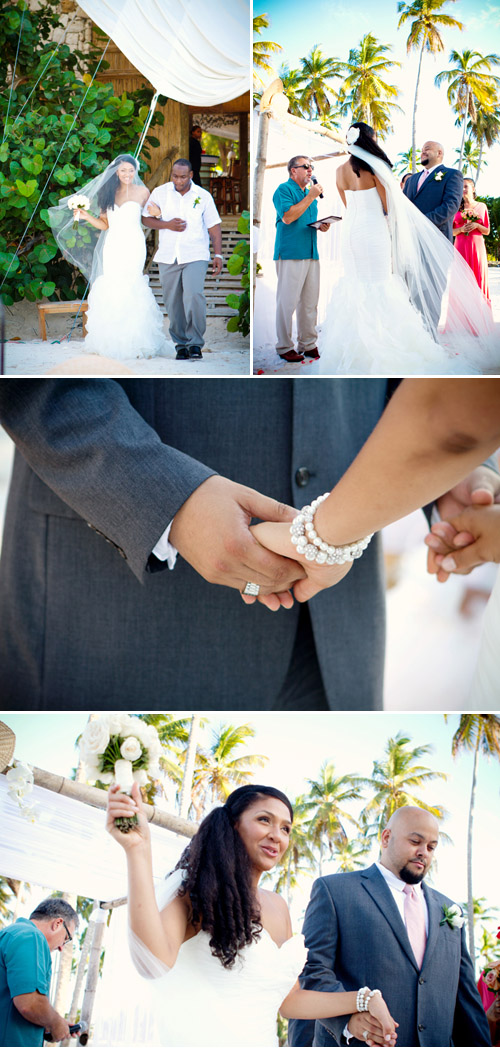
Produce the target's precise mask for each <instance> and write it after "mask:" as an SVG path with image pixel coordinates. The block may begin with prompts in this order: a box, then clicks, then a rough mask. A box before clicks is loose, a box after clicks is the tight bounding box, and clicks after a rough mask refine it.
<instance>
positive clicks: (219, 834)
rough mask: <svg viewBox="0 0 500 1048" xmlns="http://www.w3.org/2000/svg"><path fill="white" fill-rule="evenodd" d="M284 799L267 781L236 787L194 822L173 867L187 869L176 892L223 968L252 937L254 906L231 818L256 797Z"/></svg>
mask: <svg viewBox="0 0 500 1048" xmlns="http://www.w3.org/2000/svg"><path fill="white" fill-rule="evenodd" d="M266 795H267V796H270V797H277V798H278V800H280V801H282V803H283V804H284V805H285V806H286V807H287V808H288V810H289V812H290V818H291V820H293V808H292V806H291V804H290V801H289V800H288V798H287V797H286V796H285V794H284V793H281V791H280V790H276V789H274V787H273V786H253V785H250V786H240V787H239V789H237V790H234V791H233V793H231V794H230V795H229V797H228V798H227V801H226V803H225V804H224V806H223V807H219V808H214V810H213V811H212V812H210V814H209V815H207V816H206V818H205V819H203V822H201V823H200V827H199V830H198V832H197V833H196V835H195V836H194V837H193V839H192V841H191V842H190V843H189V844H188V846H187V848H185V850H184V852H183V853H182V855H181V858H180V859H179V862H178V863H177V866H176V869H179V868H181V869H185V870H186V871H187V874H186V878H185V880H184V883H183V886H182V888H181V889H180V891H179V895H188V896H189V900H190V903H191V917H190V921H191V924H192V925H194V927H196V928H198V929H199V928H201V929H202V930H203V931H205V932H208V934H209V935H210V948H211V951H212V954H213V955H214V957H218V959H219V960H220V962H221V964H222V965H223V966H224V968H232V966H233V964H234V962H235V960H236V957H237V955H238V951H239V950H241V949H243V947H244V946H247V945H249V944H250V943H251V942H253V941H254V940H256V939H258V938H259V936H260V933H261V931H262V924H261V921H260V908H259V905H258V903H257V899H256V897H255V892H254V890H253V888H252V867H251V863H250V859H249V856H248V852H247V850H246V848H245V845H244V844H243V841H242V839H241V837H240V835H239V833H238V829H237V826H236V823H237V821H238V819H239V817H240V815H242V814H243V812H244V811H245V810H246V809H247V808H248V807H250V805H251V804H253V803H254V802H255V801H256V800H258V799H259V797H263V796H266Z"/></svg>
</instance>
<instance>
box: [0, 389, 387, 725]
mask: <svg viewBox="0 0 500 1048" xmlns="http://www.w3.org/2000/svg"><path fill="white" fill-rule="evenodd" d="M387 390H388V384H387V382H386V381H385V380H379V379H367V380H364V379H322V380H321V382H296V381H294V380H293V379H285V380H280V381H279V382H253V381H251V380H248V379H245V380H242V379H211V380H210V381H207V380H206V379H171V380H162V379H123V380H119V381H118V380H114V379H83V378H82V379H62V378H60V379H41V380H39V379H26V380H21V379H4V380H2V381H0V421H1V422H2V423H3V424H4V426H5V427H6V429H7V431H8V432H9V433H10V435H11V436H12V437H13V439H14V440H15V442H16V444H17V448H18V451H17V453H16V458H15V464H14V472H13V477H12V484H11V491H10V496H9V502H8V508H7V516H6V526H5V533H4V546H3V555H2V561H1V571H0V621H1V622H2V629H1V631H0V696H1V699H2V702H3V704H4V707H8V708H11V709H24V708H30V709H64V708H68V705H69V706H70V708H72V709H79V708H83V709H103V708H110V709H113V708H121V709H122V708H130V707H134V708H137V707H140V708H148V709H157V708H159V709H165V708H168V706H174V707H175V708H176V709H206V710H210V709H224V708H227V709H268V708H270V707H272V704H273V702H274V699H275V697H276V695H277V693H278V692H279V689H280V687H281V685H282V683H283V680H284V678H285V675H286V671H287V667H288V664H289V661H290V656H291V652H292V648H293V644H294V639H295V633H296V624H297V615H298V608H297V607H295V608H294V609H293V610H292V611H287V612H285V611H280V612H279V613H277V614H274V615H272V614H270V613H269V612H268V611H267V609H265V608H264V607H262V606H260V605H258V604H255V605H253V606H252V607H247V606H245V605H244V604H243V602H242V601H241V599H240V598H239V596H238V594H237V593H236V592H235V591H233V590H230V589H227V588H225V587H222V586H214V585H211V584H209V583H208V582H206V581H205V580H204V579H203V578H201V577H200V576H199V575H198V574H197V573H196V572H195V571H194V570H193V569H192V568H191V567H190V565H189V564H187V563H186V562H185V561H184V560H182V558H179V559H178V562H177V565H176V567H175V569H174V570H173V571H169V570H168V569H166V570H161V569H162V568H164V565H161V564H160V562H158V561H156V559H155V558H152V557H151V551H152V549H153V548H154V546H155V544H156V542H157V541H158V538H159V537H160V535H161V534H162V532H163V530H164V529H165V527H166V525H167V523H168V522H169V520H171V519H172V517H173V516H174V515H175V513H176V512H177V510H178V509H179V507H180V506H181V505H182V504H183V502H184V501H185V500H186V499H187V498H188V497H189V495H190V494H191V493H192V492H193V491H194V490H195V488H196V487H197V486H198V485H199V484H201V483H202V482H203V481H204V480H205V479H206V478H207V477H208V476H210V475H211V474H213V473H214V472H218V473H220V474H222V475H223V476H226V477H229V478H230V479H232V480H235V481H238V482H240V483H243V484H249V485H250V486H252V487H254V488H257V489H258V490H259V491H261V492H263V493H265V494H268V495H272V496H274V497H275V498H277V499H279V500H281V501H283V502H286V503H291V504H294V505H296V506H298V507H300V506H301V505H303V504H304V503H305V502H307V501H310V499H311V498H313V497H314V496H316V495H318V494H320V493H322V492H324V491H328V490H329V489H330V488H331V487H332V486H333V485H334V484H335V483H336V481H337V480H338V479H339V477H340V476H341V475H342V474H343V472H344V471H345V469H346V468H347V466H348V465H349V464H350V462H351V461H352V459H353V458H354V456H355V455H356V454H357V452H358V451H359V449H360V448H361V446H362V444H363V443H364V441H365V440H366V438H367V437H368V435H369V434H370V432H371V430H372V429H373V427H374V425H375V424H376V422H377V420H378V419H379V417H380V415H381V413H382V411H383V408H384V405H385V402H386V397H387ZM300 467H306V468H307V470H308V471H309V478H310V479H309V481H308V482H307V483H306V486H303V487H301V486H300V485H299V483H298V477H299V474H298V473H297V470H298V469H299V468H300ZM89 525H90V526H89ZM310 613H311V618H312V623H313V629H314V635H315V641H316V647H317V651H318V657H319V660H320V664H321V669H322V673H323V676H324V680H325V686H326V690H327V694H328V697H329V701H330V703H331V706H332V708H337V709H371V708H377V707H378V706H380V705H381V702H382V668H383V648H384V589H383V582H382V572H381V558H380V550H379V547H378V543H377V542H376V541H375V540H374V541H373V543H372V544H371V546H370V547H369V549H368V550H367V552H366V553H365V554H364V556H363V557H362V558H361V560H360V561H359V562H357V563H356V564H355V565H354V568H353V570H352V571H351V572H350V573H349V575H348V576H347V578H346V579H345V581H343V582H342V585H341V586H339V587H334V588H332V589H330V590H326V591H324V592H323V593H321V594H319V595H318V596H317V597H315V598H314V600H313V601H312V602H311V604H310Z"/></svg>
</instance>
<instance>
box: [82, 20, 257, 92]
mask: <svg viewBox="0 0 500 1048" xmlns="http://www.w3.org/2000/svg"><path fill="white" fill-rule="evenodd" d="M80 7H81V8H83V10H84V11H85V13H86V14H87V15H89V17H90V18H91V19H92V21H93V22H95V23H96V25H98V26H99V28H100V29H102V30H103V31H104V32H105V33H107V34H108V36H110V37H111V39H112V40H113V41H114V43H115V44H117V46H118V47H119V48H120V50H121V51H122V52H123V54H124V55H126V57H127V58H128V59H129V61H130V62H132V64H133V65H134V66H135V68H136V69H138V70H139V71H140V72H141V73H143V74H144V76H145V77H147V79H148V80H149V81H150V83H152V84H153V85H154V87H155V88H156V90H157V91H159V92H160V94H162V95H167V97H168V98H173V99H175V100H176V101H177V102H184V103H185V104H186V105H203V106H212V105H218V104H220V103H221V102H227V101H229V100H230V99H231V98H237V97H238V95H242V94H244V93H245V92H246V91H248V90H249V89H250V12H249V6H248V3H247V2H246V0H168V3H165V0H81V3H80Z"/></svg>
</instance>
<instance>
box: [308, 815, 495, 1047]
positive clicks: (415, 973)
mask: <svg viewBox="0 0 500 1048" xmlns="http://www.w3.org/2000/svg"><path fill="white" fill-rule="evenodd" d="M438 837H439V827H438V823H437V820H436V819H435V818H434V816H433V815H430V814H429V812H426V811H424V810H423V809H422V808H415V807H403V808H399V809H398V810H397V811H396V812H395V813H394V814H393V815H392V817H391V819H390V820H389V822H388V823H387V826H386V827H385V829H384V830H383V832H382V837H381V854H380V859H379V861H378V862H376V863H374V864H373V866H370V868H369V869H367V870H362V871H356V872H355V873H338V874H334V875H333V876H330V877H320V878H319V880H317V881H316V882H315V884H314V885H313V890H312V894H311V901H310V903H309V906H308V907H307V911H306V917H305V923H304V935H305V940H306V946H307V948H308V950H309V953H308V959H307V964H306V966H305V968H304V971H303V973H302V975H301V977H300V982H301V985H302V986H304V987H305V988H306V989H307V990H321V991H330V992H339V991H342V990H357V989H359V988H360V987H362V986H369V987H370V988H371V989H375V988H377V989H380V990H381V992H382V994H383V996H384V998H385V1000H386V1002H387V1005H388V1008H389V1011H390V1012H391V1015H392V1017H393V1019H395V1020H396V1022H397V1023H399V1026H398V1030H397V1035H398V1041H397V1043H398V1046H399V1048H409V1046H413V1045H427V1046H434V1048H436V1046H438V1045H450V1044H453V1045H463V1046H468V1048H470V1046H471V1045H489V1044H490V1043H491V1042H490V1037H489V1028H488V1022H487V1019H486V1017H485V1014H484V1010H483V1007H482V1005H481V1000H480V998H479V994H478V992H477V989H476V984H475V978H474V971H473V967H472V964H471V960H470V957H469V954H468V952H467V947H466V944H465V933H464V930H463V927H462V928H460V927H458V926H454V925H453V923H452V919H451V918H450V920H449V921H448V920H446V919H445V908H448V907H450V906H451V905H452V900H451V899H449V898H448V897H447V896H446V895H441V893H440V892H437V891H435V890H434V889H432V888H428V887H427V886H426V885H425V884H424V878H425V876H426V874H427V873H428V871H429V868H430V864H431V861H432V858H433V855H434V851H435V849H436V847H437V844H438ZM443 921H444V923H441V922H443ZM459 923H460V922H459ZM372 1043H373V1044H380V1043H382V1042H381V1041H380V1039H379V1038H378V1037H377V1031H376V1026H375V1025H374V1022H373V1020H372V1019H371V1017H370V1015H369V1014H368V1013H367V1012H356V1013H355V1014H354V1015H351V1016H349V1015H345V1016H340V1017H336V1018H332V1019H321V1020H320V1021H317V1022H316V1023H313V1022H309V1021H306V1020H301V1019H295V1020H294V1021H293V1022H291V1023H290V1030H289V1044H290V1045H293V1046H295V1048H299V1046H301V1048H305V1046H310V1045H320V1046H326V1045H328V1046H329V1048H331V1046H332V1044H336V1045H344V1044H349V1045H360V1044H372Z"/></svg>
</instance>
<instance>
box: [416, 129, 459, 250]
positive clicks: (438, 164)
mask: <svg viewBox="0 0 500 1048" xmlns="http://www.w3.org/2000/svg"><path fill="white" fill-rule="evenodd" d="M443 156H444V151H443V147H442V145H441V143H440V142H425V143H424V145H423V146H422V149H421V152H420V163H421V164H422V170H421V171H419V172H418V173H417V174H416V175H412V176H411V178H408V179H407V180H406V182H405V185H404V189H403V192H404V194H405V196H407V197H408V199H409V200H411V202H412V203H413V204H415V207H418V210H419V211H421V212H422V214H424V215H426V216H427V218H428V219H430V221H431V222H433V223H434V225H435V226H437V228H438V229H440V230H441V232H442V234H443V236H445V237H447V238H448V240H451V242H452V243H453V218H454V216H455V215H456V213H457V211H458V209H459V207H460V202H461V200H462V195H463V188H464V179H463V175H462V174H461V172H460V171H457V170H456V169H455V168H453V167H445V166H444V164H443Z"/></svg>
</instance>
